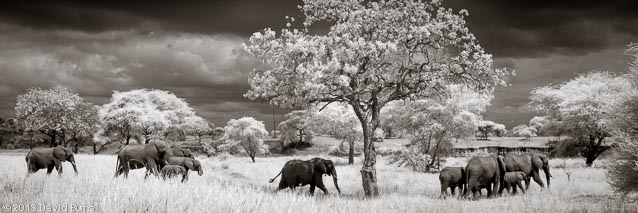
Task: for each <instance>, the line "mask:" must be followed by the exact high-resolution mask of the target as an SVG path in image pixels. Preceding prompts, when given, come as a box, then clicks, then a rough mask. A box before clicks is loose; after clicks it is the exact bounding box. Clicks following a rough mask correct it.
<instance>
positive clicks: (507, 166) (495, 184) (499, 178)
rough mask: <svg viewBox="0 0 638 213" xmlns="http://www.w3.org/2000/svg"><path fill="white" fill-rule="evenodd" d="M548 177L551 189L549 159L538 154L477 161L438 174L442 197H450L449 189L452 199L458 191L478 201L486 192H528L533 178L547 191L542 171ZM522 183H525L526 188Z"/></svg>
mask: <svg viewBox="0 0 638 213" xmlns="http://www.w3.org/2000/svg"><path fill="white" fill-rule="evenodd" d="M540 170H543V173H545V180H546V181H547V186H548V187H549V182H550V178H551V177H552V175H551V174H550V172H549V161H548V159H547V157H545V156H543V155H538V154H521V155H515V154H505V155H496V156H487V157H474V158H472V159H470V160H469V161H468V163H467V165H466V166H465V167H446V168H443V169H442V170H441V173H440V174H439V181H440V183H441V195H442V196H445V195H446V194H447V189H448V188H450V191H451V192H452V195H454V191H455V189H456V188H457V187H458V188H459V190H460V191H462V192H463V195H467V192H468V191H471V192H472V195H473V196H474V197H476V194H477V192H478V193H479V194H481V190H482V189H486V190H487V196H492V195H493V193H494V192H497V193H498V194H502V193H503V190H506V189H507V191H508V192H509V193H514V194H516V193H517V188H520V189H521V191H522V192H525V190H526V189H529V184H530V179H531V178H533V179H534V181H535V182H536V183H538V185H540V186H541V187H545V185H544V183H543V180H542V179H541V177H540V173H539V171H540ZM521 182H525V187H523V185H522V183H521Z"/></svg>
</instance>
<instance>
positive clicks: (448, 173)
mask: <svg viewBox="0 0 638 213" xmlns="http://www.w3.org/2000/svg"><path fill="white" fill-rule="evenodd" d="M465 179H466V175H465V168H463V167H445V168H443V169H441V173H439V182H441V195H445V194H447V188H450V191H452V195H454V191H455V190H456V187H459V191H460V192H463V189H464V188H465Z"/></svg>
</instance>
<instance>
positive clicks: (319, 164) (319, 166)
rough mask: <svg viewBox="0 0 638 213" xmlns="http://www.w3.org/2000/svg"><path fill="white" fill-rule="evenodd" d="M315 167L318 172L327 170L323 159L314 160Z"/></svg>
mask: <svg viewBox="0 0 638 213" xmlns="http://www.w3.org/2000/svg"><path fill="white" fill-rule="evenodd" d="M314 163H315V169H317V170H319V172H320V174H326V172H328V168H326V163H325V162H324V160H323V159H319V160H316V161H314Z"/></svg>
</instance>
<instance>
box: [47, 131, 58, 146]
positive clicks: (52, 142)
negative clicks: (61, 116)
mask: <svg viewBox="0 0 638 213" xmlns="http://www.w3.org/2000/svg"><path fill="white" fill-rule="evenodd" d="M47 135H49V137H50V138H51V143H50V144H49V147H53V146H55V136H57V133H56V132H55V130H51V131H50V132H49V133H48V134H47Z"/></svg>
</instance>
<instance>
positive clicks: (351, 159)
mask: <svg viewBox="0 0 638 213" xmlns="http://www.w3.org/2000/svg"><path fill="white" fill-rule="evenodd" d="M348 143H349V144H350V148H349V151H348V164H350V165H352V164H354V140H350V141H348Z"/></svg>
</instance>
